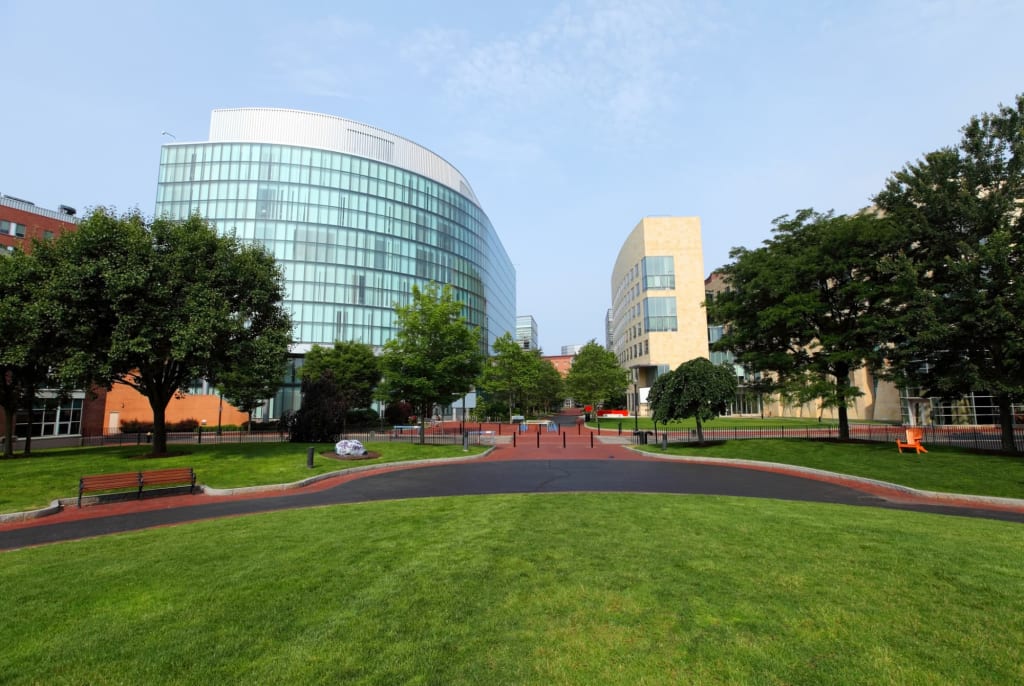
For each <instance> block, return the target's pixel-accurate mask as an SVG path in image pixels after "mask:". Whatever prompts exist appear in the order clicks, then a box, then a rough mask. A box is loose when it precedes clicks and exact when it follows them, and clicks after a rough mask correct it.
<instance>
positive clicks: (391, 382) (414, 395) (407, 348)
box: [378, 283, 483, 443]
mask: <svg viewBox="0 0 1024 686" xmlns="http://www.w3.org/2000/svg"><path fill="white" fill-rule="evenodd" d="M462 310H463V305H462V303H460V302H459V301H457V300H455V296H454V295H453V292H452V289H451V286H447V285H446V286H444V287H443V288H442V287H440V286H438V284H436V283H430V284H428V285H427V286H426V287H425V288H423V289H420V288H419V287H418V286H415V285H414V286H413V287H412V301H411V302H410V303H409V304H408V305H399V306H396V307H395V312H396V314H397V317H398V334H397V335H396V336H395V337H394V338H392V339H391V340H389V341H388V342H387V343H385V344H384V352H383V354H382V355H381V358H380V361H381V371H382V372H383V374H384V379H383V381H382V382H381V385H380V387H379V389H378V392H379V395H380V397H382V398H383V399H385V400H387V401H389V402H400V401H403V400H404V401H406V402H408V403H409V404H411V405H412V406H413V407H414V408H415V410H416V412H417V413H418V414H419V416H420V442H421V443H422V442H424V441H425V431H424V425H423V421H424V419H425V418H426V417H429V416H430V415H431V413H432V412H433V409H434V406H435V405H448V404H451V403H452V402H454V401H455V400H456V399H457V398H459V397H461V396H463V395H465V394H466V393H468V392H469V391H470V389H472V387H473V382H474V381H475V380H476V379H477V377H478V376H479V374H480V371H481V368H482V365H483V353H482V351H481V348H480V333H479V331H478V330H477V329H475V328H471V327H470V326H469V325H468V324H467V323H466V319H465V317H464V316H463V315H462Z"/></svg>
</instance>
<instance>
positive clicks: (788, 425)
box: [587, 417, 883, 433]
mask: <svg viewBox="0 0 1024 686" xmlns="http://www.w3.org/2000/svg"><path fill="white" fill-rule="evenodd" d="M620 423H621V424H622V433H626V432H629V433H632V432H633V429H634V424H635V425H636V428H639V429H647V430H648V431H653V430H654V428H655V427H654V420H652V419H651V418H650V417H636V418H635V419H634V418H633V417H622V418H620V417H604V418H602V419H601V431H602V432H604V431H617V430H618V428H619V424H620ZM866 423H868V422H858V424H866ZM878 425H879V426H883V424H881V423H879V424H878ZM666 426H667V427H668V430H669V431H685V430H687V429H694V428H696V427H697V421H696V420H695V419H692V418H691V419H677V420H675V421H672V422H668V424H667V425H666V423H665V422H658V427H657V428H658V431H664V430H665V427H666ZM830 426H831V427H833V428H835V429H837V430H838V427H839V422H838V421H837V420H835V419H829V418H828V417H826V418H825V419H824V420H822V421H820V422H819V421H818V418H817V417H770V418H768V419H760V418H758V417H716V418H715V419H713V420H711V421H710V422H704V428H705V429H734V428H735V429H763V428H766V427H770V428H772V429H779V428H785V429H786V430H787V431H788V430H789V429H803V428H811V429H823V428H828V427H830ZM587 428H590V429H593V430H594V431H597V421H596V420H591V421H589V422H587Z"/></svg>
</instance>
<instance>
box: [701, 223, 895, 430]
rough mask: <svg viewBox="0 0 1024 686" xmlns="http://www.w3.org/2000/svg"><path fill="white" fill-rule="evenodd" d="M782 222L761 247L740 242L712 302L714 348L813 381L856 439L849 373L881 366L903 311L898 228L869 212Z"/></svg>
mask: <svg viewBox="0 0 1024 686" xmlns="http://www.w3.org/2000/svg"><path fill="white" fill-rule="evenodd" d="M774 224H775V228H774V230H773V234H774V236H773V237H772V238H771V239H770V240H768V241H765V244H764V246H763V247H761V248H757V249H755V250H748V249H746V248H734V249H733V250H732V252H731V253H730V257H731V258H732V260H733V261H732V262H731V263H730V264H728V265H727V266H725V267H724V268H722V269H721V270H720V271H721V273H722V274H723V276H724V277H725V278H726V279H727V281H728V283H729V290H727V291H725V292H723V293H721V294H719V295H718V296H717V297H716V298H715V299H714V300H713V301H710V302H709V303H708V316H709V317H710V318H711V319H713V320H714V321H718V322H723V323H726V329H725V334H724V335H723V337H722V338H721V339H720V340H719V341H717V342H716V343H715V344H713V349H714V350H721V351H732V352H733V353H735V355H736V357H737V359H738V360H739V361H740V362H741V363H742V364H743V365H744V366H745V367H747V368H748V369H756V370H759V371H771V372H773V373H774V374H775V375H776V377H777V380H778V381H779V383H780V384H783V385H784V386H785V385H786V384H789V387H790V388H793V385H794V384H800V383H804V382H806V381H807V380H808V379H813V380H814V382H815V383H814V384H812V385H810V386H808V387H809V388H812V389H813V390H814V392H815V394H817V395H818V396H819V397H820V398H821V399H822V402H823V403H824V404H825V405H826V406H833V407H836V408H838V410H839V433H840V436H841V437H842V438H844V439H848V438H849V435H850V427H849V419H848V415H847V408H848V407H849V405H850V404H851V403H852V402H853V400H854V399H855V398H856V397H857V396H858V395H860V391H859V390H858V389H857V388H856V387H855V386H854V385H853V384H852V383H851V378H850V375H851V374H852V372H854V371H856V370H857V369H860V368H861V367H864V366H868V367H869V368H870V369H872V370H873V371H876V372H877V371H879V370H880V369H881V368H882V361H883V346H884V345H885V344H886V343H887V342H888V340H889V339H890V336H891V334H892V328H891V323H892V318H893V316H894V312H895V311H896V310H897V309H898V307H899V305H898V303H897V301H896V300H894V298H893V292H894V291H893V288H894V286H893V284H894V282H895V280H896V279H895V277H894V276H893V272H892V270H891V268H890V267H891V262H892V256H893V255H894V254H897V253H898V252H899V249H900V247H901V243H900V234H899V232H898V231H896V230H895V229H894V227H893V226H892V224H891V223H890V222H888V221H887V220H885V219H884V218H882V217H879V216H877V215H876V214H870V213H861V214H857V215H852V216H847V215H839V216H835V215H833V214H832V213H831V212H829V213H825V214H822V213H817V212H814V211H813V210H809V209H808V210H801V211H799V212H797V213H796V215H795V216H794V217H788V216H784V217H780V218H778V219H776V220H775V222H774ZM822 380H827V381H829V383H826V384H822V383H820V381H822Z"/></svg>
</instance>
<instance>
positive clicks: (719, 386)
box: [648, 357, 737, 443]
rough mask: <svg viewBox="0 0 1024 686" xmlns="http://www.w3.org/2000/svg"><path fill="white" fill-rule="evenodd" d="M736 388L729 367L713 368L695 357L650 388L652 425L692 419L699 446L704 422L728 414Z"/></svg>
mask: <svg viewBox="0 0 1024 686" xmlns="http://www.w3.org/2000/svg"><path fill="white" fill-rule="evenodd" d="M736 386H737V382H736V374H735V373H734V372H733V370H732V368H731V366H716V365H713V364H712V363H711V361H710V360H708V359H707V358H704V357H698V358H695V359H692V360H690V361H689V362H684V363H682V364H681V365H679V366H678V367H676V369H675V370H674V371H671V372H669V373H668V374H662V375H661V376H659V377H658V378H657V379H656V380H655V382H654V385H653V386H651V392H650V394H649V396H648V402H649V403H650V405H651V409H652V415H653V418H654V420H655V421H659V422H669V421H672V420H673V419H685V418H687V417H693V418H695V419H696V420H697V441H698V442H700V443H703V442H704V422H706V421H709V420H711V419H714V418H715V417H718V416H720V415H722V414H725V412H727V411H728V409H729V403H730V402H731V401H732V399H733V398H734V397H736Z"/></svg>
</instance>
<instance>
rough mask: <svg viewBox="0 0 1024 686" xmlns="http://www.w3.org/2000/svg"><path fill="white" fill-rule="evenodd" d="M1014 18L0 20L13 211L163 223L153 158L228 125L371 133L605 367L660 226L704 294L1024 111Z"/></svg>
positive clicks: (821, 6)
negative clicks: (616, 278) (797, 232)
mask: <svg viewBox="0 0 1024 686" xmlns="http://www.w3.org/2000/svg"><path fill="white" fill-rule="evenodd" d="M1021 26H1024V3H1021V2H1019V0H1013V1H1000V0H991V1H989V0H974V1H969V0H964V1H959V0H934V1H930V2H916V1H913V0H908V1H906V2H900V1H888V0H886V1H881V0H865V1H862V2H852V1H850V2H845V1H843V2H835V1H834V2H829V1H827V0H823V1H819V2H813V1H806V2H805V1H796V2H785V1H779V2H703V1H695V2H682V1H673V0H650V1H647V0H636V1H630V0H619V1H618V2H614V1H610V0H569V1H566V2H531V1H530V0H519V1H517V2H514V3H511V2H509V3H504V2H501V3H491V2H481V1H479V0H476V1H472V2H470V1H451V2H443V1H441V2H412V1H409V2H389V1H388V0H380V1H378V2H343V1H338V2H303V1H301V0H299V1H297V2H293V3H282V2H263V1H259V0H257V1H253V2H247V3H218V2H211V1H208V2H202V3H199V2H193V1H192V0H182V1H180V2H152V1H151V2H147V1H145V0H135V1H132V2H120V1H113V2H104V3H79V2H67V3H57V2H47V1H46V0H29V1H22V0H0V27H2V28H3V30H2V35H3V52H2V55H3V56H2V57H0V74H2V75H3V83H4V88H3V92H4V94H5V97H4V105H3V107H2V108H0V192H2V193H6V194H8V195H13V196H17V197H21V198H26V199H29V200H32V201H33V202H35V203H36V204H38V205H41V206H43V207H48V208H56V206H57V205H59V204H67V205H72V206H74V207H77V208H78V209H79V210H80V211H84V210H85V209H87V208H89V207H93V206H96V205H107V206H114V207H116V208H118V209H120V210H126V209H129V208H132V207H138V208H139V209H141V210H142V211H143V212H144V213H147V214H150V213H152V211H153V205H154V200H155V196H156V174H157V164H158V160H159V148H160V145H161V144H162V143H164V142H167V141H169V140H170V139H169V137H167V136H163V135H161V132H163V131H168V132H171V133H172V134H173V135H174V136H175V137H176V139H177V140H178V141H195V140H205V139H206V137H207V133H208V128H209V117H210V111H211V110H213V109H215V108H218V107H242V106H262V107H288V108H295V109H302V110H310V111H315V112H325V113H328V114H333V115H337V116H341V117H346V118H349V119H354V120H357V121H361V122H365V123H368V124H371V125H373V126H377V127H380V128H383V129H386V130H388V131H391V132H393V133H395V134H398V135H401V136H404V137H406V138H409V139H411V140H413V141H415V142H417V143H419V144H420V145H423V146H425V147H427V148H430V149H431V150H433V151H434V152H436V153H438V154H439V155H441V156H442V157H444V158H445V159H447V160H448V161H450V162H451V163H452V164H454V165H455V166H456V167H457V168H458V169H459V170H460V171H461V172H462V173H463V174H464V175H465V176H466V177H467V178H468V179H469V181H470V183H471V184H472V185H473V188H474V190H475V192H476V194H477V196H478V197H479V199H480V201H481V203H482V205H483V207H484V210H485V211H486V212H487V214H488V216H489V217H490V218H491V221H492V223H493V224H494V226H495V228H496V229H497V231H498V233H499V235H500V236H501V237H502V241H503V242H504V244H505V248H506V249H507V250H508V252H509V254H510V255H511V257H512V261H513V262H514V263H515V265H516V267H517V272H518V282H519V283H518V289H517V303H518V307H517V309H518V312H519V313H520V314H532V315H533V316H534V317H535V318H536V320H537V323H538V326H539V329H540V343H541V346H542V348H543V349H544V351H545V352H546V353H554V354H557V353H558V352H559V349H560V347H561V346H562V345H567V344H574V343H585V342H586V341H588V340H590V339H592V338H593V339H597V340H598V342H603V337H604V316H605V312H606V310H607V309H608V307H609V300H610V285H609V279H610V272H611V268H612V266H613V263H614V260H615V257H616V254H617V252H618V250H619V248H620V247H621V245H622V241H623V240H624V239H625V237H626V235H627V234H628V233H629V231H630V230H631V229H632V228H633V227H634V226H635V225H636V224H637V222H638V221H639V220H640V219H641V218H642V217H644V216H647V215H698V216H700V217H701V220H702V224H703V242H704V271H705V275H706V274H707V273H708V272H710V271H712V270H713V269H714V268H716V267H718V266H720V265H722V264H725V263H726V262H728V259H729V258H728V255H729V250H730V248H732V247H734V246H746V247H755V246H757V245H758V244H759V243H760V242H761V241H763V240H765V239H767V238H768V237H769V236H770V232H771V220H772V219H773V218H775V217H778V216H779V215H783V214H788V213H792V212H794V211H796V210H798V209H801V208H804V207H814V208H816V209H819V210H827V209H835V210H836V211H837V212H851V211H854V210H856V209H858V208H860V207H863V206H864V205H866V204H868V203H869V201H870V197H871V196H872V195H873V194H874V193H875V192H877V191H878V190H880V189H881V187H882V185H883V183H884V182H885V179H886V178H887V176H888V175H889V174H891V173H892V172H893V171H895V170H897V169H899V168H901V167H902V166H903V165H904V164H906V163H907V162H909V161H912V160H915V159H917V158H919V157H920V156H921V155H922V154H924V153H925V152H927V151H930V150H934V149H936V148H939V147H942V146H945V145H951V144H953V143H955V142H956V141H957V139H958V136H959V128H960V127H961V126H962V125H964V124H965V123H966V122H967V121H968V119H969V118H970V116H971V115H973V114H978V113H981V112H988V111H992V110H994V109H996V107H997V106H998V105H999V104H1000V103H1008V102H1010V101H1011V100H1012V99H1013V98H1014V96H1015V95H1016V94H1017V93H1019V92H1024V51H1022V50H1021V38H1020V28H1021Z"/></svg>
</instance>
